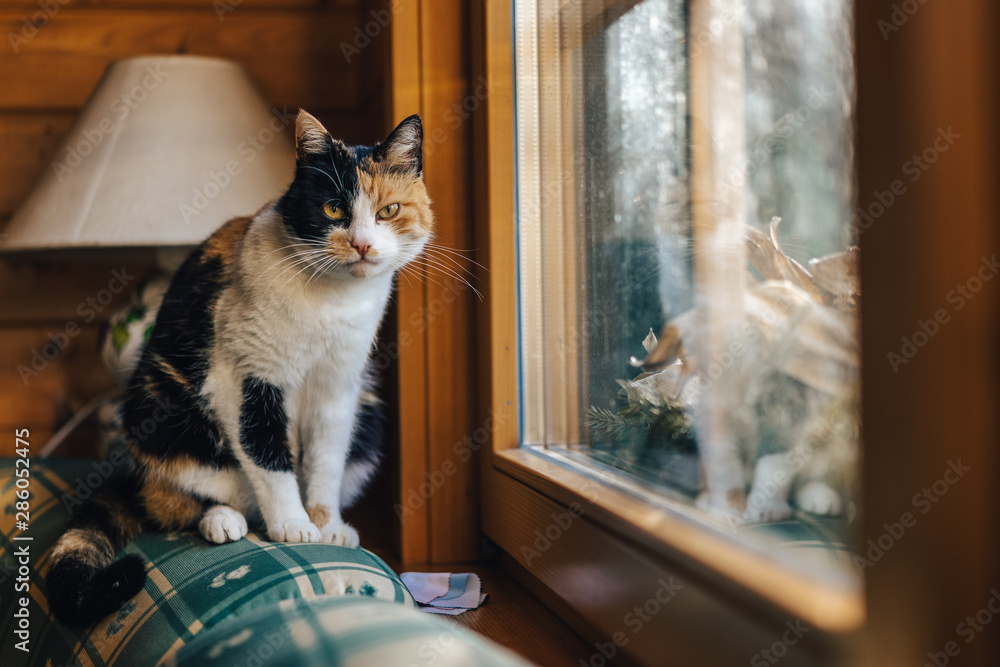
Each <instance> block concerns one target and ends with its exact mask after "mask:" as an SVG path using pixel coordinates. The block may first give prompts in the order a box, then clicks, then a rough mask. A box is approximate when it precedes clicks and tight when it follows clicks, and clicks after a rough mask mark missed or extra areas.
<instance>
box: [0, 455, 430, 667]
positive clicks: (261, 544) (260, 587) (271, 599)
mask: <svg viewBox="0 0 1000 667" xmlns="http://www.w3.org/2000/svg"><path fill="white" fill-rule="evenodd" d="M30 473H31V476H30V487H29V490H30V493H31V495H30V500H29V502H30V520H29V528H28V530H27V531H23V532H22V531H19V530H17V528H16V527H15V519H16V507H15V501H16V497H15V493H16V491H17V487H16V486H15V481H16V478H15V476H14V475H15V473H14V462H13V461H12V460H9V459H7V460H0V507H2V508H3V514H2V515H0V664H2V665H40V666H41V665H46V666H50V665H52V666H55V665H76V664H82V665H111V664H114V663H115V662H118V661H120V662H121V664H125V665H152V664H155V663H156V662H157V661H158V660H160V659H161V658H162V657H164V656H169V655H172V654H175V653H176V652H177V651H178V650H180V649H181V647H183V646H184V645H185V644H187V643H188V642H190V641H191V640H192V639H193V638H194V637H195V635H197V634H198V633H199V632H201V631H202V630H203V629H205V628H210V627H212V626H214V625H216V624H218V623H220V622H222V621H224V620H225V619H227V618H229V617H231V616H234V615H242V614H244V613H246V612H247V611H248V610H250V609H254V608H256V607H261V606H265V605H266V606H269V607H270V606H273V605H274V604H276V603H279V602H282V601H285V602H288V601H294V600H303V599H311V598H316V597H317V596H323V595H337V596H348V597H352V596H353V597H362V598H379V599H381V600H385V601H389V602H396V603H402V605H401V606H403V607H404V608H405V607H413V606H415V603H414V602H413V598H412V596H411V595H410V593H409V591H407V590H406V587H405V586H403V584H402V582H401V581H400V580H399V578H398V577H397V576H396V574H395V573H394V572H393V571H392V570H391V569H389V567H388V566H387V565H386V564H385V563H384V562H383V561H382V560H381V559H379V558H378V557H377V556H375V555H374V554H372V553H369V552H367V551H364V550H362V549H348V548H345V547H336V546H332V545H326V544H291V545H290V544H281V543H271V542H267V541H266V540H264V539H263V538H262V537H261V536H260V535H258V534H256V533H251V534H250V535H249V536H248V537H247V538H245V539H242V540H239V541H238V542H233V543H231V544H225V545H210V544H208V543H207V542H205V541H204V540H202V539H201V538H200V537H198V536H197V535H195V534H193V533H170V534H165V535H164V534H146V535H142V536H140V537H139V538H138V539H137V540H136V541H135V542H133V543H132V544H130V545H128V546H127V547H126V548H125V550H124V551H123V553H135V554H139V555H140V556H142V558H143V559H144V560H145V561H147V562H148V563H149V565H148V567H147V573H148V575H149V577H148V580H147V582H146V587H145V589H144V590H143V591H142V592H141V593H139V595H137V596H136V597H135V598H134V599H132V600H131V601H130V602H128V603H127V604H126V605H125V607H123V608H122V609H121V610H120V611H119V612H118V614H117V615H115V616H111V617H109V618H106V619H104V620H103V621H101V622H100V623H98V624H97V625H96V626H94V627H91V628H87V629H85V630H83V631H82V632H80V631H75V630H72V629H70V628H66V627H64V626H63V625H62V624H59V623H55V622H54V621H53V620H52V619H51V618H50V616H49V609H48V604H47V602H46V598H45V581H44V579H43V574H44V572H45V571H46V564H47V561H48V558H49V555H50V553H51V549H52V546H53V544H54V543H55V541H56V539H58V537H59V535H61V534H62V532H63V530H64V528H65V524H66V520H67V518H68V516H69V511H68V505H67V503H66V500H68V499H70V498H72V497H73V493H74V489H77V488H81V489H82V488H90V489H92V488H94V487H95V486H98V485H99V484H101V483H103V479H104V478H105V477H106V474H107V473H106V472H105V473H104V474H102V473H101V472H99V471H98V470H97V469H96V468H95V467H94V464H93V463H92V462H88V461H68V460H41V459H39V460H34V461H32V463H31V468H30ZM15 536H30V537H32V540H31V541H16V540H14V539H13V538H14V537H15ZM25 545H27V546H28V551H29V556H28V561H29V564H28V584H29V586H30V588H29V590H28V592H27V593H20V592H16V591H15V586H16V584H17V581H16V579H17V577H18V576H19V574H18V568H19V563H18V562H17V559H16V557H15V551H16V550H17V549H21V548H23V547H24V546H25ZM22 596H27V597H29V604H28V613H29V615H30V616H29V631H30V639H29V644H28V646H29V649H30V650H29V652H27V653H25V652H22V651H20V650H18V649H17V647H16V645H17V644H18V643H19V642H20V641H21V639H20V638H19V637H18V636H17V635H16V634H15V632H14V631H15V630H16V629H17V628H18V627H19V626H18V623H19V622H20V620H19V619H18V618H15V617H14V616H13V614H14V612H15V611H16V610H17V609H19V608H20V606H19V604H18V600H19V598H21V597H22ZM390 606H391V605H390Z"/></svg>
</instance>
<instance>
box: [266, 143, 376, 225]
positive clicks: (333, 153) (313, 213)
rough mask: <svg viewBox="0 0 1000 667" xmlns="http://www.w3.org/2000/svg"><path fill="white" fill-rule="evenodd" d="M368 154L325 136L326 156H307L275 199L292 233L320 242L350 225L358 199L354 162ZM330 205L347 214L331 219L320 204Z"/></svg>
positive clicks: (359, 148) (297, 164)
mask: <svg viewBox="0 0 1000 667" xmlns="http://www.w3.org/2000/svg"><path fill="white" fill-rule="evenodd" d="M370 152H371V149H370V148H367V147H364V146H345V145H344V144H343V143H341V142H339V141H333V140H331V139H330V138H329V137H327V154H326V155H324V154H322V153H309V154H307V155H305V156H304V157H302V158H300V159H299V160H298V162H297V163H296V167H295V180H294V181H292V184H291V186H290V187H289V188H288V192H286V193H285V194H284V195H282V197H281V199H279V200H278V204H277V210H278V213H280V214H281V217H282V219H284V221H285V224H286V225H287V226H288V228H289V231H291V233H292V234H294V235H295V236H297V237H298V238H300V239H302V240H303V241H313V242H315V243H323V242H324V241H325V240H326V237H327V236H328V235H329V234H330V230H332V229H333V228H335V227H343V228H346V227H348V226H350V224H351V213H352V207H353V205H354V200H355V199H356V198H357V196H358V162H359V160H360V159H361V158H362V157H364V156H366V155H368V154H369V153H370ZM326 202H332V203H334V204H335V205H338V206H340V207H341V208H343V209H344V211H345V212H346V213H347V216H346V217H345V218H343V219H341V220H331V219H330V218H328V217H327V216H326V214H324V213H323V204H325V203H326Z"/></svg>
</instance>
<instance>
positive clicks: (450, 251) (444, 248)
mask: <svg viewBox="0 0 1000 667" xmlns="http://www.w3.org/2000/svg"><path fill="white" fill-rule="evenodd" d="M426 247H427V248H429V249H431V250H437V251H439V252H443V253H446V254H450V255H455V256H456V257H461V258H462V259H464V260H465V261H467V262H469V263H470V264H474V265H476V266H478V267H479V268H481V269H482V270H483V271H489V269H488V268H486V267H485V266H483V265H482V264H480V263H479V262H477V261H476V260H474V259H472V258H470V257H466V256H465V255H463V254H462V253H463V252H475V250H456V249H455V248H449V247H447V246H443V245H438V244H437V243H428V244H427V245H426Z"/></svg>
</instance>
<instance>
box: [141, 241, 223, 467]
mask: <svg viewBox="0 0 1000 667" xmlns="http://www.w3.org/2000/svg"><path fill="white" fill-rule="evenodd" d="M223 287H224V280H223V267H222V262H221V261H220V260H219V259H217V258H211V259H208V258H206V257H205V245H202V246H201V247H200V248H199V249H198V250H196V251H195V252H194V253H192V255H191V256H190V257H189V258H188V259H187V261H186V262H184V264H183V266H182V267H181V269H180V270H179V271H178V272H177V274H176V275H175V276H174V278H173V280H172V281H171V284H170V288H169V290H168V291H167V294H166V296H165V297H164V299H163V305H162V306H161V307H160V311H159V313H158V314H157V317H156V325H155V327H154V329H153V334H152V336H151V337H150V340H149V343H148V344H147V346H146V349H145V350H144V351H143V355H142V358H141V359H140V361H139V364H138V366H137V367H136V370H135V372H134V373H133V375H132V378H131V380H130V382H129V387H128V393H127V398H126V401H125V405H124V407H123V410H122V418H123V421H124V424H125V431H126V433H127V435H128V437H129V439H130V440H131V441H132V442H133V443H134V444H135V445H136V446H137V447H139V449H141V450H142V451H144V452H146V453H149V454H151V455H152V456H154V457H156V458H158V459H160V460H166V459H168V458H171V457H173V456H176V455H179V454H185V455H187V456H190V457H191V458H193V459H194V460H196V461H198V462H200V463H204V464H208V465H212V466H215V467H232V466H236V465H237V461H236V459H235V458H234V457H233V455H232V453H231V452H229V450H228V449H226V448H225V447H222V446H221V443H222V437H221V433H220V432H219V429H218V427H217V426H216V423H215V421H214V420H213V419H212V418H211V417H210V415H209V414H207V411H206V410H205V409H204V406H203V405H202V401H201V399H200V398H199V396H198V394H197V392H198V391H199V390H200V389H201V386H202V385H203V384H204V382H205V377H206V375H207V374H208V352H209V348H210V347H211V345H212V341H213V340H214V337H215V328H214V325H213V320H212V311H213V308H214V305H215V301H216V300H217V299H218V297H219V293H220V291H221V290H222V288H223ZM157 358H161V359H163V360H164V361H165V362H166V363H167V364H169V365H170V366H171V367H172V368H173V369H175V370H176V372H177V374H179V375H180V376H182V377H183V379H184V380H185V381H186V382H187V383H188V386H184V385H183V384H181V383H179V382H178V381H177V378H176V377H173V376H171V375H170V374H169V373H167V372H166V371H165V370H164V369H163V367H162V366H161V365H160V364H159V363H157V362H156V359H157Z"/></svg>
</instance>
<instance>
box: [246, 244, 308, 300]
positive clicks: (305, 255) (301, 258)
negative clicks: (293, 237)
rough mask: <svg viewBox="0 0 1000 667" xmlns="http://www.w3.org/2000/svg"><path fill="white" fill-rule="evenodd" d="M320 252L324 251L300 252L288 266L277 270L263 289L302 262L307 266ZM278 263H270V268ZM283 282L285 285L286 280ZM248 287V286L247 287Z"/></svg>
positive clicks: (269, 286)
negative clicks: (276, 273)
mask: <svg viewBox="0 0 1000 667" xmlns="http://www.w3.org/2000/svg"><path fill="white" fill-rule="evenodd" d="M322 254H325V253H324V252H323V251H319V252H315V253H313V252H310V253H302V254H300V255H299V256H298V257H297V258H296V259H295V261H293V262H292V263H291V264H289V265H288V266H286V267H285V268H283V269H282V270H281V271H279V272H278V275H276V276H275V277H274V279H272V280H271V282H270V283H268V284H267V287H265V288H264V291H267V290H269V289H271V287H272V286H273V285H274V283H275V282H277V280H278V279H279V278H281V277H282V276H283V275H285V274H286V273H288V272H289V271H291V270H292V269H295V268H297V267H299V266H302V265H303V264H305V265H307V266H308V264H310V263H311V262H313V261H314V260H315V259H316V258H317V256H318V255H322ZM278 264H280V262H278V263H276V264H274V265H272V266H271V268H274V267H276V266H278ZM261 275H267V273H262V274H261ZM296 275H298V274H296ZM292 277H293V278H294V276H292ZM259 279H260V278H259V277H258V278H257V279H255V280H254V283H251V285H250V286H251V287H252V286H253V284H255V283H256V282H257V280H259ZM285 284H286V285H287V284H288V282H286V283H285ZM248 289H249V287H248Z"/></svg>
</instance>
